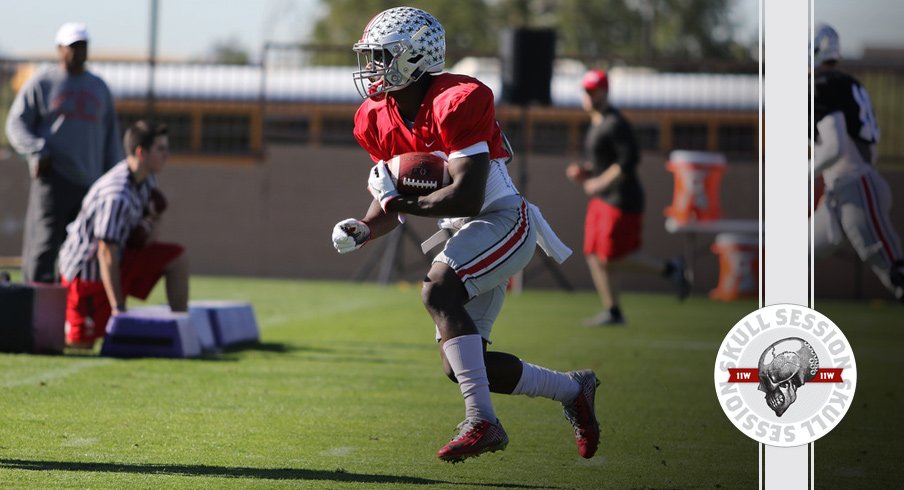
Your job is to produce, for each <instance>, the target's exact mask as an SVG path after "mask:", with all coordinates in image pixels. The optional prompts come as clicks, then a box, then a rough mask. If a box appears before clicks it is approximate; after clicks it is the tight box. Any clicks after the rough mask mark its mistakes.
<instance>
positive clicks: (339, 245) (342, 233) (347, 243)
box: [333, 218, 370, 254]
mask: <svg viewBox="0 0 904 490" xmlns="http://www.w3.org/2000/svg"><path fill="white" fill-rule="evenodd" d="M369 239H370V227H368V226H367V224H366V223H364V222H363V221H359V220H356V219H353V218H349V219H346V220H342V221H340V222H338V223H336V226H334V227H333V247H335V248H336V251H337V252H339V253H341V254H347V253H349V252H354V251H355V250H358V249H359V248H361V247H362V246H364V243H365V242H367V240H369Z"/></svg>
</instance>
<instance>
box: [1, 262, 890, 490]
mask: <svg viewBox="0 0 904 490" xmlns="http://www.w3.org/2000/svg"><path fill="white" fill-rule="evenodd" d="M160 289H161V288H158V290H157V291H155V293H154V296H153V297H152V299H151V302H152V303H161V302H163V295H162V291H160ZM192 297H193V298H196V299H242V300H248V301H251V302H252V303H253V305H254V307H255V311H256V314H257V318H258V321H259V323H260V326H261V335H262V343H261V344H260V345H257V346H255V347H252V348H248V349H244V350H236V351H232V352H228V353H225V354H222V355H219V356H216V357H210V358H205V359H198V360H161V359H141V360H116V359H107V358H99V357H94V356H85V355H81V356H76V355H66V356H30V355H10V354H0V488H40V489H44V488H92V489H95V488H100V489H105V488H110V489H123V488H149V489H158V488H186V489H189V488H190V489H195V488H236V489H239V488H241V489H245V488H324V489H342V488H360V489H373V488H377V489H382V488H386V489H390V488H392V489H395V488H431V489H432V488H436V489H453V488H454V489H460V488H505V489H546V488H550V489H572V488H574V489H583V488H588V489H594V488H613V489H630V488H657V489H666V488H723V489H724V488H756V487H757V444H756V443H755V442H753V441H751V440H749V439H747V438H746V437H745V436H744V435H742V434H741V433H740V432H737V431H736V429H735V428H734V427H733V426H732V425H731V424H730V422H729V421H728V419H727V418H726V417H725V415H724V414H723V413H722V411H721V409H720V408H719V406H718V402H717V399H716V396H715V392H714V389H713V379H712V373H713V364H714V362H715V356H716V350H717V348H718V347H719V344H720V342H721V340H722V338H723V336H724V334H725V333H726V332H727V330H728V329H729V328H730V327H731V326H733V325H734V323H735V322H736V321H737V320H739V319H740V318H741V317H743V316H744V315H745V314H747V313H749V312H750V311H752V310H753V309H755V306H756V304H755V303H754V302H753V301H739V302H733V303H720V302H712V301H709V300H708V299H706V298H704V297H702V296H699V297H696V296H695V297H692V298H691V299H690V300H689V301H687V302H685V303H683V304H682V303H679V302H678V301H677V300H676V299H674V298H673V297H670V296H665V295H650V294H627V295H626V296H625V298H624V308H625V311H626V312H627V314H628V319H629V321H630V324H629V326H627V327H613V328H596V329H588V328H584V327H582V326H580V325H581V319H583V318H585V317H588V316H590V315H592V314H593V313H594V312H595V309H596V299H595V296H594V295H593V294H592V293H591V292H580V293H566V292H560V291H534V290H528V291H527V292H525V293H524V294H522V295H519V296H513V297H511V298H510V299H509V302H508V304H507V305H506V307H505V309H504V310H503V314H502V317H501V318H500V320H499V322H498V324H497V326H496V328H495V330H494V337H493V340H494V345H493V346H492V348H495V349H498V350H503V351H508V352H512V353H515V354H517V355H519V356H520V357H522V358H523V359H525V360H527V361H530V362H534V363H537V364H541V365H545V366H548V367H550V368H554V369H559V370H570V369H578V368H585V367H589V368H593V369H594V370H596V372H597V373H598V374H599V377H600V379H601V380H602V385H601V388H600V392H599V395H598V399H597V413H598V414H599V416H600V418H601V423H602V445H601V449H600V451H599V453H598V454H597V456H596V457H594V458H593V459H591V460H582V459H581V458H580V457H579V456H578V455H577V450H576V448H575V444H574V440H573V436H572V434H571V430H570V426H569V425H568V424H567V422H566V421H565V419H564V417H563V416H562V410H561V405H559V404H558V403H555V402H552V401H549V400H543V399H531V398H526V397H512V396H501V395H494V402H495V404H496V410H497V413H498V415H499V417H500V419H501V420H502V422H503V424H504V426H505V428H506V430H507V431H508V433H509V437H510V440H511V442H510V444H509V446H508V448H507V449H506V450H505V451H504V452H501V453H493V454H489V455H484V456H481V457H480V458H477V459H474V460H469V461H466V462H464V463H462V464H457V465H450V464H446V463H442V462H440V461H439V460H437V459H436V457H435V452H436V450H437V449H438V448H439V447H440V446H441V445H442V444H444V443H445V442H446V441H447V440H448V439H449V437H450V436H451V435H452V431H453V429H454V427H455V425H456V424H457V423H458V422H460V420H461V419H462V417H463V405H462V401H461V396H460V394H459V393H458V388H457V387H456V386H455V385H454V384H452V383H451V382H450V381H448V380H447V379H446V378H445V376H444V375H443V373H442V370H441V368H440V365H439V355H438V352H437V347H436V345H435V343H434V342H433V325H432V324H431V323H430V322H429V320H428V319H427V315H426V313H425V312H424V310H423V308H422V306H421V305H420V299H419V293H418V288H417V286H411V285H393V286H385V287H381V286H376V285H372V284H357V283H339V282H313V281H282V280H252V279H233V278H204V277H201V278H194V279H193V280H192ZM818 306H819V309H820V310H821V311H823V312H824V313H826V314H827V315H828V316H829V317H830V318H832V319H833V320H834V321H835V322H836V323H837V324H839V325H840V326H841V327H842V329H843V330H844V331H845V333H846V335H847V337H848V339H849V340H850V342H851V345H852V346H853V348H854V352H855V354H856V355H857V364H858V373H859V380H858V390H857V394H856V398H855V400H854V404H853V406H852V408H851V410H850V412H849V413H848V415H847V417H846V418H845V420H844V421H843V422H842V423H841V425H840V426H839V427H838V428H837V429H836V430H835V431H834V432H832V433H831V434H829V435H828V436H826V437H825V438H823V439H821V440H820V441H818V442H817V443H816V449H815V452H816V480H817V488H900V487H901V485H902V482H904V477H902V470H901V466H900V463H899V461H900V456H901V454H902V451H901V442H900V441H901V440H902V437H901V436H902V433H904V430H902V429H901V428H900V426H901V424H900V421H899V418H900V414H901V413H904V401H902V398H904V395H902V390H901V388H902V381H901V377H900V376H897V372H898V371H900V370H901V369H902V364H904V363H902V358H904V356H902V355H901V350H900V347H901V346H902V340H901V338H902V330H901V329H902V328H904V325H902V323H904V322H902V321H901V320H900V318H901V313H904V309H902V307H901V306H900V305H896V304H891V303H875V304H868V303H841V302H837V303H836V302H822V303H820V304H818Z"/></svg>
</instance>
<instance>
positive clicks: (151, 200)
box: [60, 121, 188, 349]
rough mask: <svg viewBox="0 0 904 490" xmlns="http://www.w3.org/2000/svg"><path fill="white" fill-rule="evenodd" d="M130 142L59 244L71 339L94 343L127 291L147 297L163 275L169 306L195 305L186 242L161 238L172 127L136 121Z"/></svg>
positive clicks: (72, 343) (83, 344) (68, 337)
mask: <svg viewBox="0 0 904 490" xmlns="http://www.w3.org/2000/svg"><path fill="white" fill-rule="evenodd" d="M123 142H124V146H125V150H126V152H127V154H128V156H127V157H126V159H125V160H123V161H121V162H119V163H118V164H117V165H116V166H114V167H113V168H112V169H110V170H109V171H108V172H107V173H106V174H104V175H103V177H101V178H100V179H99V180H98V181H97V182H95V183H94V185H92V186H91V189H90V190H89V191H88V194H87V195H86V196H85V199H84V201H82V207H81V211H79V214H78V217H77V218H76V219H75V221H73V222H72V223H71V224H69V226H68V227H67V229H66V232H67V237H66V241H65V242H64V243H63V247H62V249H61V251H60V275H61V276H62V283H63V286H65V287H66V288H67V289H68V299H67V304H66V344H67V345H68V346H70V347H77V348H88V349H90V348H92V347H93V346H94V342H95V341H96V340H97V339H99V338H102V337H103V336H104V333H105V330H106V326H107V320H109V318H110V316H111V315H116V314H118V313H122V312H124V311H125V310H126V296H127V295H130V296H134V297H136V298H140V299H145V298H147V296H148V295H149V294H150V293H151V290H152V289H153V288H154V285H155V284H156V283H157V281H158V280H159V279H160V277H161V276H163V277H166V295H167V300H168V302H169V305H170V308H171V309H172V310H173V311H187V309H188V260H187V258H186V257H185V254H184V253H183V248H182V247H181V246H180V245H175V244H169V243H159V242H157V241H156V240H155V237H156V229H157V224H158V222H159V219H160V214H161V213H162V212H163V211H164V209H165V208H166V200H165V199H164V198H163V194H161V193H160V191H159V190H158V189H157V178H156V174H157V173H158V172H160V171H161V170H162V169H163V166H164V165H165V164H166V160H167V158H168V157H169V139H168V137H167V128H166V126H165V125H153V124H151V123H148V122H146V121H137V122H135V123H134V124H133V125H132V126H131V127H129V128H128V129H127V130H126V133H125V137H124V138H123Z"/></svg>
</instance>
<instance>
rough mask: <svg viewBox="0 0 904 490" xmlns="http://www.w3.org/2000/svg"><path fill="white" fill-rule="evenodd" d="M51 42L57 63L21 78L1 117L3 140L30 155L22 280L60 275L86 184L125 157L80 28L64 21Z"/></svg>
mask: <svg viewBox="0 0 904 490" xmlns="http://www.w3.org/2000/svg"><path fill="white" fill-rule="evenodd" d="M56 44H57V55H58V57H59V64H58V65H57V66H54V67H53V68H50V69H47V70H43V71H42V72H40V73H39V74H37V75H36V76H34V77H33V78H31V79H30V80H29V81H28V82H26V83H25V85H24V86H23V87H22V89H21V90H20V91H19V93H18V94H17V95H16V99H15V101H14V102H13V105H12V107H11V108H10V111H9V116H8V118H7V120H6V134H7V136H8V137H9V141H10V143H11V144H12V146H13V148H15V150H16V151H17V152H19V153H21V154H22V155H23V156H24V157H25V158H26V159H27V160H28V166H29V170H30V173H31V178H32V180H31V189H30V194H29V198H28V210H27V212H26V217H25V232H24V236H23V245H22V279H23V281H24V282H26V283H29V282H57V281H58V280H59V274H58V272H57V267H56V262H57V255H58V253H59V249H60V246H61V245H62V243H63V240H65V238H66V225H68V224H69V223H70V222H71V221H72V220H73V219H75V217H76V215H77V214H78V211H79V208H80V206H81V202H82V198H84V196H85V193H86V192H87V191H88V188H89V187H91V184H93V183H94V181H95V180H97V179H98V178H99V177H100V176H101V175H103V174H104V173H105V172H106V171H107V170H109V169H110V168H111V167H113V166H114V165H115V164H116V163H117V162H119V161H120V160H122V159H123V151H122V141H121V137H120V134H119V127H118V123H117V119H116V111H115V108H114V106H113V96H112V95H111V93H110V89H109V88H108V87H107V84H106V83H104V81H103V80H101V79H100V78H99V77H97V76H96V75H94V74H92V73H90V72H89V71H87V70H86V69H85V61H86V60H87V59H88V31H87V29H86V28H85V25H84V24H80V23H75V22H70V23H66V24H63V26H62V27H60V29H59V31H58V32H57V36H56Z"/></svg>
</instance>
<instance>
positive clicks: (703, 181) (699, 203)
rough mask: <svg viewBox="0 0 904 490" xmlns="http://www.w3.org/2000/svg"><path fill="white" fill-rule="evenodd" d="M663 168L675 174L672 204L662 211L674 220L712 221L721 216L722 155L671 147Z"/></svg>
mask: <svg viewBox="0 0 904 490" xmlns="http://www.w3.org/2000/svg"><path fill="white" fill-rule="evenodd" d="M665 168H666V169H667V170H668V171H669V172H672V174H673V175H674V178H675V190H674V193H673V198H672V205H671V206H668V207H667V208H665V211H664V212H665V215H666V216H667V217H668V218H671V219H672V220H674V221H675V223H677V224H685V223H688V222H693V221H713V220H717V219H720V218H721V217H722V208H721V207H720V206H719V187H720V185H721V181H722V174H723V173H724V172H725V156H724V155H722V154H721V153H714V152H707V151H688V150H675V151H672V152H671V153H670V154H669V161H668V162H666V164H665Z"/></svg>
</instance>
